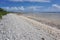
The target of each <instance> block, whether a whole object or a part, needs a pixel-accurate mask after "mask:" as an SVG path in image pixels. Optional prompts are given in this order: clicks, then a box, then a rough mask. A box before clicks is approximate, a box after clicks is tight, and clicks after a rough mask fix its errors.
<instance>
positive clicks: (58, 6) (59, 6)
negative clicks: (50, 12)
mask: <svg viewBox="0 0 60 40" xmlns="http://www.w3.org/2000/svg"><path fill="white" fill-rule="evenodd" d="M52 6H53V7H56V8H59V9H60V5H57V4H53V5H52Z"/></svg>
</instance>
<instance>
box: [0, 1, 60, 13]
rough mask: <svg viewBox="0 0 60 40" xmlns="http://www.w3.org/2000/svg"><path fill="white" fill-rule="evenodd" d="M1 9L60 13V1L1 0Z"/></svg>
mask: <svg viewBox="0 0 60 40" xmlns="http://www.w3.org/2000/svg"><path fill="white" fill-rule="evenodd" d="M0 8H3V9H5V10H7V11H12V12H60V0H0Z"/></svg>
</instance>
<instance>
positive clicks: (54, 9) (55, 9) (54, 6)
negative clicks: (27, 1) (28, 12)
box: [45, 4, 60, 12]
mask: <svg viewBox="0 0 60 40" xmlns="http://www.w3.org/2000/svg"><path fill="white" fill-rule="evenodd" d="M45 11H47V12H60V6H59V5H57V4H52V6H51V7H48V8H47V9H45Z"/></svg>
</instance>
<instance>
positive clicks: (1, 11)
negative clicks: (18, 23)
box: [0, 8, 8, 18]
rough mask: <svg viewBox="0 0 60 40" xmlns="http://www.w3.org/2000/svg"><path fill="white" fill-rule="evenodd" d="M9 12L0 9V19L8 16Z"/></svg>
mask: <svg viewBox="0 0 60 40" xmlns="http://www.w3.org/2000/svg"><path fill="white" fill-rule="evenodd" d="M7 13H8V12H7V11H5V10H3V9H2V8H0V18H2V16H3V15H6V14H7Z"/></svg>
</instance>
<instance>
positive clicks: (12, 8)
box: [3, 6, 43, 12]
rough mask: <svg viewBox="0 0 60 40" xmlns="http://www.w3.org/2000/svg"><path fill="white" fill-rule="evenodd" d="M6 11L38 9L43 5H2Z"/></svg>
mask: <svg viewBox="0 0 60 40" xmlns="http://www.w3.org/2000/svg"><path fill="white" fill-rule="evenodd" d="M3 8H4V9H5V10H7V11H15V12H18V11H39V10H40V9H42V8H43V6H28V7H24V6H21V7H3Z"/></svg>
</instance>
